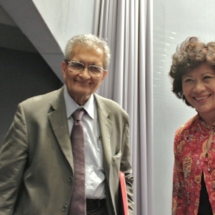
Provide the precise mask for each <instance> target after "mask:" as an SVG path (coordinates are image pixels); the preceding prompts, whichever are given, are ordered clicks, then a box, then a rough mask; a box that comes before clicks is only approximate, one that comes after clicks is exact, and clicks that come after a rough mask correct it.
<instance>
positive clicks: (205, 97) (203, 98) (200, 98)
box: [193, 95, 210, 101]
mask: <svg viewBox="0 0 215 215" xmlns="http://www.w3.org/2000/svg"><path fill="white" fill-rule="evenodd" d="M209 97H210V95H208V96H202V97H193V98H194V99H195V100H197V101H203V100H205V99H207V98H209Z"/></svg>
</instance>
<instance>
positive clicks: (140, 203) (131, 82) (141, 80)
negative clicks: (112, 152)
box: [94, 0, 154, 215]
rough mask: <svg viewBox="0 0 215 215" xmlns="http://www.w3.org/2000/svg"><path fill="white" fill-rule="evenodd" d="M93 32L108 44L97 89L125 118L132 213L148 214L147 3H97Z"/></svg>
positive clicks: (150, 201)
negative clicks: (106, 67)
mask: <svg viewBox="0 0 215 215" xmlns="http://www.w3.org/2000/svg"><path fill="white" fill-rule="evenodd" d="M95 12H96V13H95V25H94V33H95V34H96V35H98V36H101V37H103V38H105V39H106V40H107V42H108V44H109V46H110V48H111V63H110V66H109V73H108V76H107V77H106V79H105V80H104V82H103V84H102V85H101V87H100V89H99V91H98V93H99V94H100V95H102V96H104V97H107V98H110V99H113V100H114V101H116V102H118V103H119V104H120V105H121V106H122V107H123V108H124V109H125V110H126V111H127V112H128V113H129V117H130V143H131V153H132V160H131V163H132V166H133V176H134V201H135V215H153V206H154V204H153V171H152V166H153V163H152V161H153V158H152V152H153V149H152V143H153V137H152V127H153V125H152V123H153V118H152V113H153V107H152V106H153V105H152V104H153V101H152V98H153V97H152V89H153V86H152V85H153V84H152V83H153V73H152V27H151V26H152V3H150V0H126V1H125V0H100V1H96V9H95Z"/></svg>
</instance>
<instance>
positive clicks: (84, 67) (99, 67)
mask: <svg viewBox="0 0 215 215" xmlns="http://www.w3.org/2000/svg"><path fill="white" fill-rule="evenodd" d="M64 61H65V63H66V64H67V65H69V66H71V63H72V62H74V63H77V64H81V65H83V70H80V71H79V72H78V73H82V72H83V71H84V70H85V69H86V68H87V71H88V73H89V74H90V76H91V75H92V74H93V73H92V72H90V67H95V68H98V69H101V72H100V73H99V74H98V75H97V77H100V76H101V74H102V73H103V72H104V71H107V70H106V69H104V68H103V67H101V66H97V65H89V66H86V65H85V64H83V63H81V62H78V61H75V60H70V61H68V60H64ZM76 72H77V71H76ZM93 75H94V74H93Z"/></svg>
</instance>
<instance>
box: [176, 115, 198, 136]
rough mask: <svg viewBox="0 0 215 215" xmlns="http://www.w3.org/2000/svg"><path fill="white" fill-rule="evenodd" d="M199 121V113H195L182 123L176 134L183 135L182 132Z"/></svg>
mask: <svg viewBox="0 0 215 215" xmlns="http://www.w3.org/2000/svg"><path fill="white" fill-rule="evenodd" d="M197 121H198V115H195V116H194V117H192V118H190V119H189V120H188V121H187V122H186V123H184V124H183V125H181V126H180V127H179V128H178V129H177V130H176V132H175V134H176V135H179V136H180V135H181V134H182V132H184V131H186V130H188V129H189V128H191V127H192V126H194V124H195V123H196V122H197Z"/></svg>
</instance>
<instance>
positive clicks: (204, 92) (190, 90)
mask: <svg viewBox="0 0 215 215" xmlns="http://www.w3.org/2000/svg"><path fill="white" fill-rule="evenodd" d="M182 90H183V94H184V96H185V98H186V100H187V101H188V102H189V103H190V104H191V106H192V107H194V108H195V109H196V111H197V112H198V113H199V114H200V116H201V117H202V118H203V119H204V120H205V121H207V122H213V121H214V120H215V70H214V68H213V67H212V66H210V65H208V64H207V63H203V64H201V65H200V66H198V67H196V68H194V69H192V70H190V71H189V72H187V73H186V74H185V75H183V77H182Z"/></svg>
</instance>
